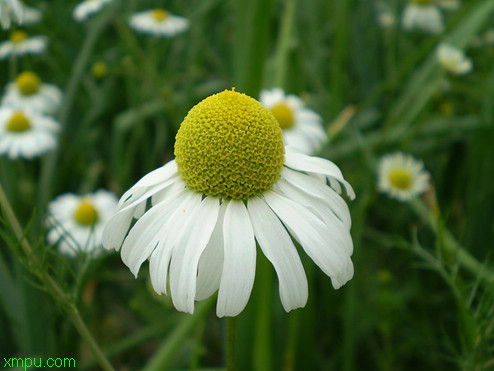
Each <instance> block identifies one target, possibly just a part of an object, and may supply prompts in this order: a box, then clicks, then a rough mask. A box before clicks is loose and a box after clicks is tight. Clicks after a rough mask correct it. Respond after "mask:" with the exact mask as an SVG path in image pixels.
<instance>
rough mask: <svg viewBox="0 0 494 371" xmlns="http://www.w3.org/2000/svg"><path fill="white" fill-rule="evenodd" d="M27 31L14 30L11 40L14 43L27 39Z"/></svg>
mask: <svg viewBox="0 0 494 371" xmlns="http://www.w3.org/2000/svg"><path fill="white" fill-rule="evenodd" d="M27 37H28V36H27V33H26V32H24V31H14V32H12V33H11V34H10V41H12V42H13V43H19V42H21V41H24V40H26V39H27Z"/></svg>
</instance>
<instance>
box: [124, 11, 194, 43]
mask: <svg viewBox="0 0 494 371" xmlns="http://www.w3.org/2000/svg"><path fill="white" fill-rule="evenodd" d="M130 26H131V27H132V28H133V29H134V30H136V31H138V32H142V33H146V34H151V35H154V36H162V37H172V36H176V35H178V34H181V33H183V32H185V31H186V30H187V29H188V28H189V20H188V19H187V18H184V17H180V16H178V15H174V14H171V13H169V12H167V11H166V10H163V9H153V10H146V11H143V12H139V13H136V14H134V15H133V16H132V17H131V18H130Z"/></svg>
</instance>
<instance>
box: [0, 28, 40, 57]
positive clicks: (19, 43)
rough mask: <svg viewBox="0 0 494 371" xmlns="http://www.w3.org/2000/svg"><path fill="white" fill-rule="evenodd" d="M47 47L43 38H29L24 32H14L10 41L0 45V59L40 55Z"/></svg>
mask: <svg viewBox="0 0 494 371" xmlns="http://www.w3.org/2000/svg"><path fill="white" fill-rule="evenodd" d="M47 45H48V39H47V38H46V37H45V36H31V37H29V35H28V34H27V33H26V32H25V31H14V32H12V34H11V35H10V39H9V40H6V41H3V42H1V43H0V59H6V58H8V57H9V56H11V55H17V56H20V55H25V54H42V53H43V52H44V51H45V50H46V47H47Z"/></svg>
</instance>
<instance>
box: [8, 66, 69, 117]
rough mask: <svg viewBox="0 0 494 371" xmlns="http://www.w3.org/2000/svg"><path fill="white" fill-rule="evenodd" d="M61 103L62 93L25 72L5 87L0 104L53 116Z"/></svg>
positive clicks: (53, 86)
mask: <svg viewBox="0 0 494 371" xmlns="http://www.w3.org/2000/svg"><path fill="white" fill-rule="evenodd" d="M61 102H62V91H61V90H60V89H59V88H58V87H56V86H55V85H52V84H45V83H42V82H41V80H40V78H39V77H38V75H36V74H35V73H33V72H30V71H25V72H22V73H21V74H19V75H18V76H17V78H16V80H15V82H12V83H10V84H8V85H7V91H6V92H5V94H4V96H3V98H2V104H3V105H8V106H11V107H13V108H20V109H30V110H34V111H40V112H44V113H48V114H54V113H55V112H56V111H57V110H58V109H59V107H60V104H61Z"/></svg>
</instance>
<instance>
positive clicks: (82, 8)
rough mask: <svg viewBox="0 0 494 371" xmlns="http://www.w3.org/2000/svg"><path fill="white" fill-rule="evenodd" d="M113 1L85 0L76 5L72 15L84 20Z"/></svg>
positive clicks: (81, 20) (77, 19) (78, 19)
mask: <svg viewBox="0 0 494 371" xmlns="http://www.w3.org/2000/svg"><path fill="white" fill-rule="evenodd" d="M111 1H112V0H85V1H83V2H81V3H79V4H77V5H76V6H75V8H74V11H73V12H72V16H73V17H74V19H75V20H76V21H78V22H83V21H85V20H86V19H88V18H89V17H90V16H91V15H93V14H95V13H97V12H99V11H100V10H101V9H102V8H103V7H104V6H105V5H106V4H108V3H109V2H111Z"/></svg>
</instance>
